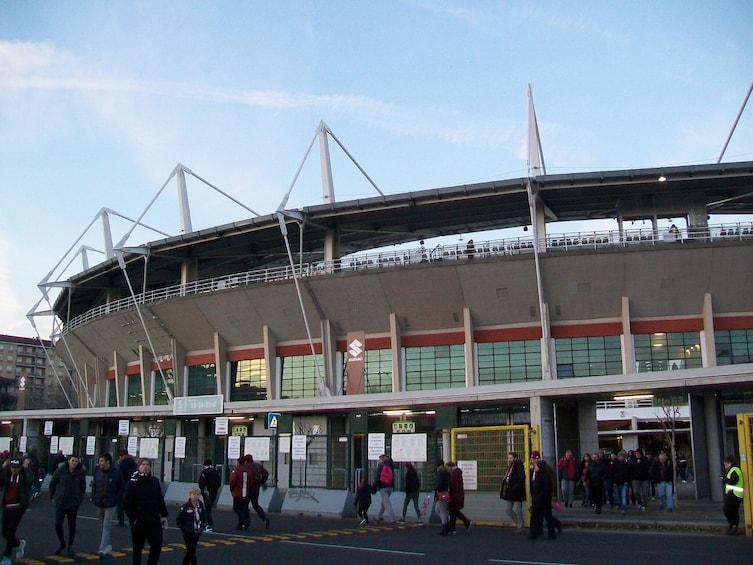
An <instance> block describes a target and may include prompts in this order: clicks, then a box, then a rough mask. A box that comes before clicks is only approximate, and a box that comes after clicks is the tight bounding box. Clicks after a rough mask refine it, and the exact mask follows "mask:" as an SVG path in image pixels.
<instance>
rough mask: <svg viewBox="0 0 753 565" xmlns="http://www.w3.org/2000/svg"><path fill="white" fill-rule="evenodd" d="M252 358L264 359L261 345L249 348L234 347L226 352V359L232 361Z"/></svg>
mask: <svg viewBox="0 0 753 565" xmlns="http://www.w3.org/2000/svg"><path fill="white" fill-rule="evenodd" d="M252 359H264V348H263V347H251V348H249V349H234V350H233V351H228V352H227V360H228V361H230V362H231V363H232V362H233V361H250V360H252Z"/></svg>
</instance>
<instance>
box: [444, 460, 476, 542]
mask: <svg viewBox="0 0 753 565" xmlns="http://www.w3.org/2000/svg"><path fill="white" fill-rule="evenodd" d="M447 467H449V469H450V501H449V504H448V506H447V510H448V511H449V514H450V523H449V526H450V533H451V534H454V533H455V526H456V525H457V521H458V519H460V521H461V522H463V524H465V529H466V530H470V529H471V524H472V523H473V522H471V521H470V520H469V519H468V517H467V516H466V515H465V514H463V512H462V509H463V507H464V506H465V485H464V484H463V470H462V469H461V468H460V467H458V466H457V464H456V463H455V462H454V461H450V462H449V463H448V464H447Z"/></svg>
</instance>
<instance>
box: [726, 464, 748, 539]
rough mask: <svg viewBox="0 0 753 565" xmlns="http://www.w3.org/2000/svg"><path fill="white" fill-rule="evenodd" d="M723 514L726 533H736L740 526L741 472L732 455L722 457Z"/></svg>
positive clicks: (732, 534) (733, 534)
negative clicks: (725, 519)
mask: <svg viewBox="0 0 753 565" xmlns="http://www.w3.org/2000/svg"><path fill="white" fill-rule="evenodd" d="M724 470H725V471H726V473H725V475H724V477H723V479H724V516H725V517H726V518H727V523H728V524H729V528H727V535H730V536H735V535H737V534H738V530H737V529H738V527H739V526H740V503H741V502H742V500H743V473H742V471H741V470H740V467H738V466H737V459H735V458H734V456H732V455H727V457H725V458H724Z"/></svg>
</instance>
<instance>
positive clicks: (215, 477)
mask: <svg viewBox="0 0 753 565" xmlns="http://www.w3.org/2000/svg"><path fill="white" fill-rule="evenodd" d="M201 477H203V479H204V480H203V481H201V480H199V483H202V482H203V483H204V486H206V489H207V490H208V491H209V492H212V493H214V492H217V491H218V490H220V486H222V485H221V484H220V482H221V481H220V474H219V473H218V472H217V471H216V470H215V469H204V470H203V471H202V472H201Z"/></svg>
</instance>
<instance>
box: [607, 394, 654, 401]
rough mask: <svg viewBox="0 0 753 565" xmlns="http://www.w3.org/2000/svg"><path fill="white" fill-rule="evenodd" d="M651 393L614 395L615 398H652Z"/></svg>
mask: <svg viewBox="0 0 753 565" xmlns="http://www.w3.org/2000/svg"><path fill="white" fill-rule="evenodd" d="M653 398H654V395H653V394H628V395H626V396H615V397H614V399H615V400H652V399H653Z"/></svg>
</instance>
